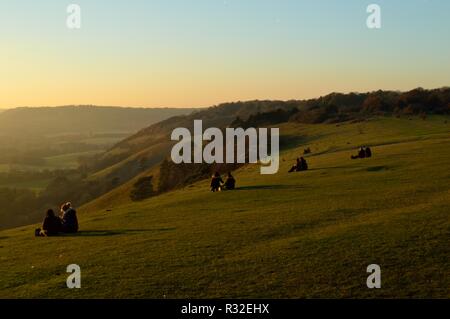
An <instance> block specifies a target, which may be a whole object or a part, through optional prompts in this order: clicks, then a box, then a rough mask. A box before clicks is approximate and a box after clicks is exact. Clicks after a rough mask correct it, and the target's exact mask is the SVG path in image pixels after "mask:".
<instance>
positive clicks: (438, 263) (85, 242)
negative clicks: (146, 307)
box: [0, 117, 450, 298]
mask: <svg viewBox="0 0 450 319" xmlns="http://www.w3.org/2000/svg"><path fill="white" fill-rule="evenodd" d="M447 120H448V117H447V118H445V117H432V118H429V119H428V120H426V121H423V120H419V119H413V120H408V119H394V118H379V119H373V120H371V121H367V122H360V123H346V124H341V125H294V124H288V125H284V126H282V127H281V133H282V134H283V135H286V136H290V137H292V138H291V139H289V140H290V141H291V143H290V144H289V145H286V146H287V149H286V151H284V152H283V153H282V159H281V168H280V172H279V173H278V174H277V175H267V176H262V175H260V174H259V166H257V165H249V166H246V167H244V168H242V169H240V170H238V171H237V172H236V173H235V175H236V177H237V180H238V188H239V189H238V190H236V191H233V192H221V193H215V194H212V193H210V192H209V191H208V184H209V182H208V181H203V182H199V183H196V184H194V185H191V186H189V187H186V188H185V189H181V190H177V191H174V192H170V193H167V194H164V195H161V196H158V197H155V198H151V199H149V200H146V201H143V202H139V203H127V202H126V201H125V200H124V201H123V205H121V206H120V205H119V206H116V207H114V208H112V209H108V210H106V209H104V208H102V207H103V205H104V203H101V204H99V206H98V208H97V209H96V204H95V203H91V205H90V206H89V211H87V210H86V209H85V210H83V209H80V212H79V215H80V216H79V218H80V224H81V233H80V234H78V235H76V236H68V237H58V238H34V237H33V229H34V228H35V227H36V226H35V225H34V226H29V227H22V228H18V229H13V230H7V231H2V232H0V276H1V277H0V297H3V298H5V297H6V298H12V297H21V298H25V297H31V298H35V297H43V298H55V297H64V298H90V297H99V298H103V297H113V298H119V297H131V298H176V297H192V298H206V297H219V298H221V297H244V298H245V297H253V298H255V297H272V298H278V297H280V298H305V297H306V298H311V297H331V298H339V297H346V298H354V297H367V298H372V297H417V298H423V297H447V298H448V297H450V261H449V256H450V248H449V247H450V246H449V239H450V218H449V217H450V215H449V213H450V210H449V209H450V186H449V185H450V183H449V181H450V161H449V160H450V134H449V133H450V125H449V124H448V123H447ZM361 144H369V145H371V146H373V148H372V150H373V153H374V157H373V158H371V159H365V160H350V155H351V154H353V153H355V152H356V148H357V147H358V146H359V145H361ZM305 147H311V149H312V151H313V153H312V154H311V155H309V156H308V158H307V160H308V162H309V165H310V168H311V169H310V171H308V172H304V173H293V174H288V173H287V171H288V169H289V168H290V166H291V165H292V163H293V162H294V159H295V158H296V157H297V156H299V155H301V153H302V150H303V148H305ZM72 263H76V264H78V265H80V267H81V270H82V288H81V289H77V290H70V289H68V288H66V285H65V281H66V277H67V275H68V274H67V273H65V269H66V266H67V265H69V264H72ZM372 263H375V264H379V265H380V266H381V268H382V289H377V290H370V289H368V288H367V287H366V278H367V275H368V274H367V273H366V267H367V266H368V265H369V264H372Z"/></svg>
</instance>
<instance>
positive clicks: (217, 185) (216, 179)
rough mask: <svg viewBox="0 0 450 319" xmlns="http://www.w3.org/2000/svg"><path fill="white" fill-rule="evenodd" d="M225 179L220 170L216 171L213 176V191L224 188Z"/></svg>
mask: <svg viewBox="0 0 450 319" xmlns="http://www.w3.org/2000/svg"><path fill="white" fill-rule="evenodd" d="M222 184H223V180H222V177H220V174H219V172H215V173H214V175H213V177H212V178H211V192H220V191H221V190H222V189H221V188H222Z"/></svg>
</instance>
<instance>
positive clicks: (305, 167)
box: [300, 157, 308, 171]
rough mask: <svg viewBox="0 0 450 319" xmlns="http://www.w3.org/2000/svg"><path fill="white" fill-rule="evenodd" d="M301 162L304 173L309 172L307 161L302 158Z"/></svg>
mask: <svg viewBox="0 0 450 319" xmlns="http://www.w3.org/2000/svg"><path fill="white" fill-rule="evenodd" d="M300 161H301V167H302V171H307V170H308V163H307V162H306V160H305V159H304V158H303V157H302V158H301V160H300Z"/></svg>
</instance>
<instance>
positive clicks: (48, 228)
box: [35, 209, 61, 237]
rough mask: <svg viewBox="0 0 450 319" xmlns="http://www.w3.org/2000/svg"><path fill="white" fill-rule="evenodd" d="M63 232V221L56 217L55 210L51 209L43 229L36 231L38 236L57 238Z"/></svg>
mask: <svg viewBox="0 0 450 319" xmlns="http://www.w3.org/2000/svg"><path fill="white" fill-rule="evenodd" d="M60 232H61V219H60V218H59V217H57V216H56V215H55V212H54V211H53V209H49V210H48V211H47V214H46V216H45V218H44V222H43V223H42V229H40V228H38V229H36V231H35V235H36V236H43V237H44V236H56V235H58V234H59V233H60Z"/></svg>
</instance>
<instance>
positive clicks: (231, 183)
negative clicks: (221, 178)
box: [224, 172, 236, 190]
mask: <svg viewBox="0 0 450 319" xmlns="http://www.w3.org/2000/svg"><path fill="white" fill-rule="evenodd" d="M235 187H236V180H235V179H234V177H233V175H231V172H228V176H227V180H226V181H225V184H224V188H225V189H226V190H233V189H235Z"/></svg>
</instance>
